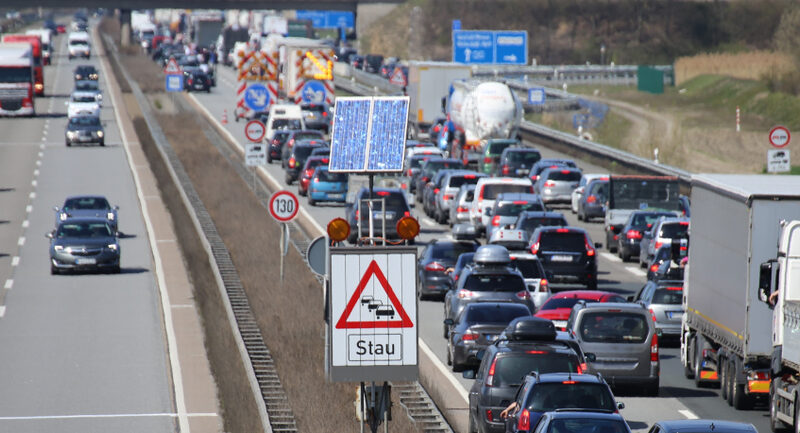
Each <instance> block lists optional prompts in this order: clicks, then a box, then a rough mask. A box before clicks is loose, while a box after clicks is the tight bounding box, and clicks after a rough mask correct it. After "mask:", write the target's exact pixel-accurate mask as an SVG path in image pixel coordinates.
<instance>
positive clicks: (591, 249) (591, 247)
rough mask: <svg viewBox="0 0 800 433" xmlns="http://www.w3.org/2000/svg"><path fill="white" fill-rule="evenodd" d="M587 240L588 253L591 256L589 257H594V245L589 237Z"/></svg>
mask: <svg viewBox="0 0 800 433" xmlns="http://www.w3.org/2000/svg"><path fill="white" fill-rule="evenodd" d="M585 242H586V244H585V245H586V255H587V256H589V257H593V256H594V254H595V251H594V247H593V246H592V244H590V243H589V240H588V239H586V241H585Z"/></svg>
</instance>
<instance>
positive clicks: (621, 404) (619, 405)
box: [617, 401, 625, 410]
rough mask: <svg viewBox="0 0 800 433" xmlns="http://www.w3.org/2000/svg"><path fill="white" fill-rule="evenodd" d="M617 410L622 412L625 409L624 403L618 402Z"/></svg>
mask: <svg viewBox="0 0 800 433" xmlns="http://www.w3.org/2000/svg"><path fill="white" fill-rule="evenodd" d="M617 409H619V410H622V409H625V403H623V402H621V401H618V402H617Z"/></svg>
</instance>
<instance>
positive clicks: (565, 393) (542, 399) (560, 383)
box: [505, 372, 625, 433]
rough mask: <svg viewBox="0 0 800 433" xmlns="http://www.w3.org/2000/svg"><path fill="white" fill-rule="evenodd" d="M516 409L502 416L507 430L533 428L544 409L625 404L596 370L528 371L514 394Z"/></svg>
mask: <svg viewBox="0 0 800 433" xmlns="http://www.w3.org/2000/svg"><path fill="white" fill-rule="evenodd" d="M514 402H515V403H516V406H517V409H516V410H514V411H513V412H512V414H511V416H509V417H508V419H506V420H505V425H506V430H505V431H512V432H515V433H523V432H526V433H527V432H532V431H533V429H534V427H535V426H536V423H537V422H538V421H539V418H540V417H541V416H542V415H543V414H544V413H546V412H554V411H556V410H559V409H572V410H575V409H587V410H596V411H602V412H606V413H615V412H617V411H618V410H619V409H622V408H624V407H625V405H623V404H622V403H617V402H616V401H614V394H612V393H611V388H610V387H609V386H608V384H607V383H606V381H605V380H603V378H602V376H600V375H599V374H597V375H593V374H573V373H545V374H540V373H536V372H531V373H530V374H528V375H527V376H526V377H525V379H524V380H523V381H522V385H521V386H520V387H519V389H518V391H517V395H516V397H515V398H514Z"/></svg>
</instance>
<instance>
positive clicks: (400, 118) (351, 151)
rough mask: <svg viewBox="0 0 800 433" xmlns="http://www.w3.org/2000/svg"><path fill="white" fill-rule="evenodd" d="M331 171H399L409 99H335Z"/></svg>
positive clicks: (403, 149) (401, 164) (402, 97)
mask: <svg viewBox="0 0 800 433" xmlns="http://www.w3.org/2000/svg"><path fill="white" fill-rule="evenodd" d="M334 113H335V114H334V118H333V130H332V132H331V162H330V165H329V170H330V171H332V172H337V171H338V172H349V173H354V172H355V173H358V172H390V171H402V169H403V157H404V155H405V139H406V126H407V124H408V97H405V96H401V97H366V98H364V97H353V98H336V105H335V107H334Z"/></svg>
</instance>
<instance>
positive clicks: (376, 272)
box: [336, 260, 416, 329]
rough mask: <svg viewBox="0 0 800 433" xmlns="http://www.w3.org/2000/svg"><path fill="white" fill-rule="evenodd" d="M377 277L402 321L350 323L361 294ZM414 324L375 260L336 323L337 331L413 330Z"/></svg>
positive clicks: (368, 267)
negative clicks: (370, 281)
mask: <svg viewBox="0 0 800 433" xmlns="http://www.w3.org/2000/svg"><path fill="white" fill-rule="evenodd" d="M373 276H375V278H376V279H377V280H378V282H379V283H380V285H381V287H383V290H384V292H386V295H387V296H388V297H389V301H390V302H391V303H392V305H391V307H392V308H394V312H395V313H396V314H397V315H399V316H400V320H373V321H348V320H347V319H348V317H349V316H350V313H352V312H353V308H354V307H355V306H356V304H358V302H359V300H360V298H361V293H362V292H363V291H364V289H365V288H366V287H367V283H369V280H370V278H372V277H373ZM414 302H416V300H414ZM413 327H414V323H413V322H411V318H409V317H408V313H406V310H405V308H403V304H401V303H400V301H399V300H398V299H397V295H395V294H394V289H392V286H390V285H389V282H388V281H387V280H386V276H384V275H383V271H381V268H380V266H378V264H377V263H376V262H375V260H373V261H372V262H370V264H369V266H367V271H366V272H364V276H363V277H361V281H359V283H358V287H356V291H355V292H354V293H353V296H351V297H350V300H349V301H348V302H347V306H346V307H345V308H344V312H343V313H342V316H341V317H339V321H338V322H336V329H376V328H413Z"/></svg>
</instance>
